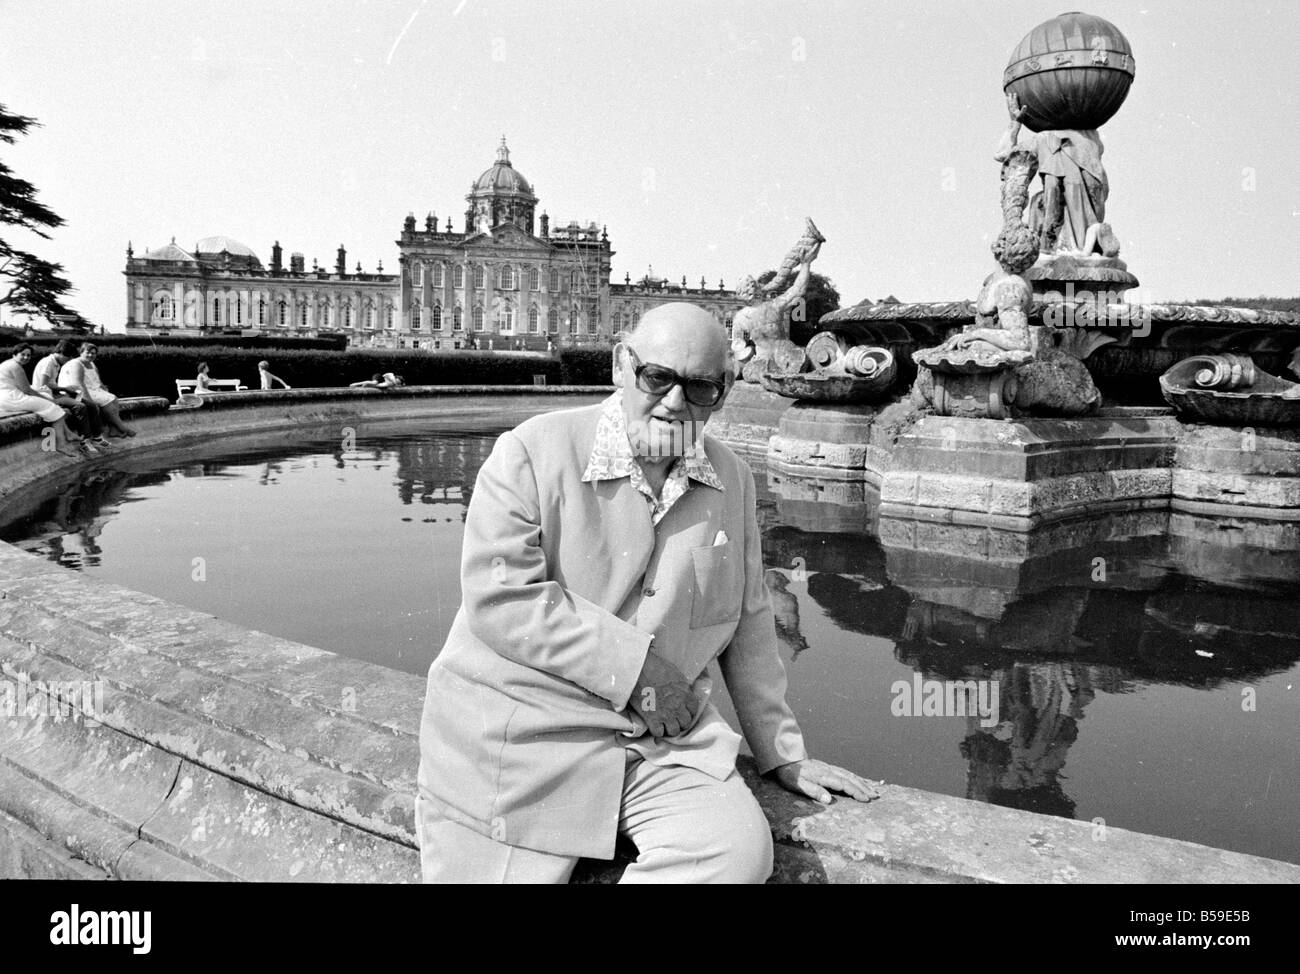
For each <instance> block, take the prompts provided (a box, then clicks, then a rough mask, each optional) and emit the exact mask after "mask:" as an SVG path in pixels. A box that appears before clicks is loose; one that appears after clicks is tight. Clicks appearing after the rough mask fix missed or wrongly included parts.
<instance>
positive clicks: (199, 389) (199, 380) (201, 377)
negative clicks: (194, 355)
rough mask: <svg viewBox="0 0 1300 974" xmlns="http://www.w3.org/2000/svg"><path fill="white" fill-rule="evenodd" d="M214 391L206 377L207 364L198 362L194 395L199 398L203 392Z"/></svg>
mask: <svg viewBox="0 0 1300 974" xmlns="http://www.w3.org/2000/svg"><path fill="white" fill-rule="evenodd" d="M215 391H216V390H215V389H213V388H212V380H211V378H210V377H209V376H208V363H207V362H200V363H199V374H198V376H197V377H196V378H195V380H194V394H195V395H196V396H201V395H203V394H204V393H205V392H215Z"/></svg>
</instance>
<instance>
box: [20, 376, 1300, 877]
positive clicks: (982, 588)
mask: <svg viewBox="0 0 1300 974" xmlns="http://www.w3.org/2000/svg"><path fill="white" fill-rule="evenodd" d="M541 408H546V407H544V406H541V405H539V404H537V403H532V404H529V403H524V402H518V403H514V404H511V405H508V406H501V405H500V404H499V403H498V404H492V405H489V406H485V408H484V409H482V410H479V411H476V412H475V411H471V412H469V413H463V412H462V413H461V414H459V415H456V416H453V417H449V418H448V419H447V420H445V421H442V422H441V423H437V424H430V423H428V422H421V423H420V425H419V429H418V430H417V429H413V428H411V427H409V426H408V427H406V428H403V427H401V426H386V427H385V426H379V425H375V426H365V427H362V428H358V429H357V431H356V439H355V443H353V442H346V443H345V442H342V441H341V439H340V436H339V434H338V430H337V429H332V430H328V431H326V430H319V431H315V432H313V431H310V430H303V431H301V432H300V433H299V434H295V435H294V437H293V438H292V440H291V441H287V440H285V439H284V438H283V437H277V438H275V439H274V440H273V441H272V442H270V443H264V444H256V443H246V442H244V441H225V442H221V443H218V444H215V445H214V447H213V448H212V450H211V452H210V453H208V454H204V455H201V456H195V455H194V452H193V451H192V450H191V451H189V452H188V454H187V455H186V456H185V458H184V459H182V458H181V457H180V456H173V457H172V458H171V459H168V458H167V457H166V456H155V457H154V458H153V459H152V460H150V459H148V458H142V457H137V458H135V459H128V458H125V457H124V458H122V459H121V460H119V461H115V462H113V463H111V464H110V465H108V466H107V467H104V466H100V467H97V468H95V469H93V470H89V471H85V470H83V471H82V472H80V473H79V474H74V475H73V476H74V477H75V479H71V480H69V481H67V482H66V483H64V484H62V485H59V486H58V487H57V488H56V489H57V490H58V494H57V496H55V495H54V491H51V493H50V494H47V495H46V496H45V497H44V498H43V499H36V500H33V501H31V502H29V503H27V504H26V505H25V508H24V507H23V506H19V507H18V508H17V509H15V508H13V507H11V508H10V509H9V510H7V511H6V512H5V514H4V516H3V523H0V538H3V539H4V540H6V541H10V542H11V543H14V544H16V545H18V546H19V547H22V548H24V549H26V550H28V551H32V552H35V553H37V554H40V555H42V556H43V557H46V558H49V559H50V560H51V561H55V562H58V563H59V564H61V565H65V566H67V567H70V568H75V569H78V570H81V571H84V572H86V573H87V574H89V575H93V576H95V577H98V578H101V579H104V580H106V581H111V582H114V583H117V584H121V585H125V586H128V587H130V588H133V589H137V590H140V591H143V592H148V593H151V594H154V595H157V596H161V597H163V598H166V599H169V600H172V601H175V602H179V603H183V604H185V605H188V606H191V607H194V608H197V609H201V610H204V611H207V612H210V613H212V614H214V615H216V616H219V617H221V618H223V619H227V620H230V621H232V622H236V623H238V624H240V625H243V626H246V627H249V628H254V629H260V630H263V631H265V632H269V633H273V634H275V635H278V636H282V637H285V638H288V639H292V640H296V641H299V642H304V643H309V644H311V645H314V646H320V647H323V648H325V649H330V650H333V651H335V652H338V653H342V654H344V655H348V656H353V657H357V658H361V659H366V660H370V661H372V662H375V663H380V664H382V665H384V666H389V667H393V668H396V669H400V670H405V671H407V672H409V673H414V674H419V675H423V674H424V672H425V670H426V669H427V667H428V665H429V662H430V660H432V659H433V657H434V656H435V655H436V653H437V650H438V648H439V646H440V645H441V644H442V640H443V638H444V637H445V635H446V633H447V630H448V628H449V627H450V625H451V621H452V617H453V616H454V614H455V612H456V609H457V606H458V605H459V601H460V584H459V577H458V569H459V556H460V543H461V531H462V523H463V519H464V515H465V509H466V505H467V504H468V503H469V499H470V497H471V495H472V491H473V484H474V478H475V475H476V474H477V472H478V469H479V467H480V466H481V465H482V463H483V461H484V460H485V459H486V458H487V455H488V453H489V452H490V450H491V447H492V443H493V440H494V439H495V437H496V435H497V434H498V433H499V432H500V431H501V430H503V429H506V428H509V427H510V426H513V425H514V424H515V423H517V422H519V421H520V420H521V419H522V418H524V416H525V415H526V414H527V410H528V409H531V410H533V411H537V410H539V409H541ZM751 462H752V464H753V466H754V473H755V478H756V480H757V482H758V488H759V512H758V513H759V520H760V523H761V527H762V531H763V550H764V558H765V562H766V564H767V567H768V583H769V587H770V588H771V589H772V591H773V600H774V605H775V608H776V612H777V620H778V632H779V636H780V641H781V645H782V655H783V657H784V659H785V661H786V665H787V670H788V673H789V678H790V693H789V698H790V702H791V705H792V706H793V707H794V709H795V712H796V714H797V715H798V717H799V720H800V723H801V725H802V726H803V729H804V733H805V735H806V737H807V739H808V743H809V747H810V750H811V751H812V753H813V754H814V755H815V756H818V757H821V758H823V759H826V760H829V761H832V762H835V763H838V764H842V765H844V766H846V767H848V768H850V769H852V770H854V771H857V772H859V773H861V774H864V775H867V776H869V777H872V778H876V779H884V780H886V781H890V782H896V783H899V784H905V785H910V786H913V787H917V788H924V789H928V790H931V791H937V792H943V793H946V794H950V795H958V796H964V797H969V798H975V799H979V800H983V801H989V802H994V803H996V804H999V805H1005V806H1010V807H1013V808H1023V809H1029V810H1033V811H1038V812H1044V813H1048V814H1053V815H1062V816H1068V817H1073V818H1078V819H1083V820H1089V821H1094V822H1097V823H1098V828H1097V830H1096V834H1097V835H1099V836H1100V835H1103V834H1104V831H1103V826H1104V827H1110V828H1114V827H1119V828H1128V829H1134V830H1138V831H1142V832H1152V833H1156V834H1159V835H1166V836H1172V837H1175V838H1181V839H1187V840H1190V841H1194V842H1201V843H1205V844H1208V845H1213V846H1221V847H1224V848H1229V849H1234V850H1237V851H1241V852H1248V853H1253V854H1256V855H1263V856H1270V857H1273V858H1279V859H1287V860H1290V861H1293V862H1300V828H1298V827H1297V826H1300V733H1298V730H1300V611H1298V609H1297V606H1298V600H1300V528H1298V527H1297V526H1296V525H1288V524H1283V523H1269V522H1255V521H1245V520H1240V519H1222V518H1208V517H1202V516H1195V515H1189V514H1178V513H1170V512H1167V511H1146V512H1140V513H1131V514H1118V515H1110V516H1106V517H1099V518H1091V519H1087V520H1084V521H1077V522H1073V523H1068V524H1064V525H1056V526H1054V527H1050V528H1047V529H1043V530H1040V531H1038V532H1035V533H1034V534H1030V535H1023V534H1008V533H1004V532H998V531H992V530H988V529H977V528H963V527H960V526H953V525H943V526H938V525H930V524H925V523H921V522H913V521H906V520H899V519H889V518H886V519H883V520H882V519H880V518H879V517H878V516H877V514H876V505H875V504H874V503H873V498H872V497H871V495H870V492H869V490H867V491H864V490H863V488H862V487H860V486H857V487H855V486H853V485H847V484H835V483H818V482H811V481H804V480H800V479H797V478H789V477H785V476H782V475H779V474H777V473H776V472H775V471H768V470H765V469H764V468H763V465H762V464H761V462H759V461H751ZM931 681H933V682H931ZM958 681H971V682H970V683H969V684H967V685H969V686H970V688H971V695H970V698H969V701H968V702H969V705H970V710H969V711H967V713H973V712H974V711H975V710H976V708H977V706H978V704H981V703H982V704H984V705H985V710H984V712H983V713H973V715H971V716H945V715H938V714H934V713H933V712H928V711H931V710H932V705H933V704H942V706H943V708H944V709H945V710H946V709H947V708H948V707H949V706H950V704H951V703H952V702H958V703H961V702H963V701H962V699H961V698H960V697H957V696H946V699H941V696H940V695H939V693H937V692H936V687H937V688H938V690H939V691H943V690H946V689H947V687H946V686H945V684H946V683H948V682H951V683H952V684H953V686H954V687H956V686H957V685H958ZM976 688H978V690H979V691H980V692H981V693H983V694H984V696H983V697H979V696H977V694H976V693H975V690H976ZM723 703H724V710H725V711H726V712H727V713H728V716H729V717H730V716H731V714H730V709H729V706H727V705H726V702H725V701H724V702H723ZM994 703H995V704H996V706H995V707H991V706H990V705H991V704H994ZM908 711H911V712H912V713H913V715H912V716H907V715H906V713H907V712H908ZM918 711H919V713H918Z"/></svg>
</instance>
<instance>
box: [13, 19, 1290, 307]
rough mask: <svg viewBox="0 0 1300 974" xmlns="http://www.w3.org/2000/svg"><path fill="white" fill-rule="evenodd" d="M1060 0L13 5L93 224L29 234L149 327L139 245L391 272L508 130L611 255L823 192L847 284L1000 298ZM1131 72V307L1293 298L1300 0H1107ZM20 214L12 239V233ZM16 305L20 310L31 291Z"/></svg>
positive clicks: (21, 60)
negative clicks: (1035, 97)
mask: <svg viewBox="0 0 1300 974" xmlns="http://www.w3.org/2000/svg"><path fill="white" fill-rule="evenodd" d="M1064 9H1066V5H1065V4H1064V3H1063V2H1061V0H1057V2H1052V3H1045V2H1037V0H1011V2H992V3H991V2H987V0H985V2H979V3H977V2H944V3H924V2H918V0H910V2H895V0H880V2H865V0H850V2H831V0H806V2H797V3H795V2H775V0H748V2H721V0H720V2H709V3H703V2H653V0H610V2H604V3H595V2H572V0H560V2H539V0H532V2H527V0H521V2H501V0H369V2H367V0H353V2H346V0H319V2H316V3H311V4H307V3H301V2H297V3H288V2H278V0H257V2H252V0H230V2H219V3H218V2H205V3H190V2H185V0H132V2H127V0H87V2H77V0H0V103H3V104H4V105H6V106H7V107H8V108H9V109H10V110H12V111H16V112H19V113H22V114H25V115H31V116H35V117H36V118H37V119H38V120H39V121H40V122H41V125H42V127H41V128H39V129H36V130H34V131H33V132H32V133H31V134H29V136H27V137H26V138H25V139H23V140H21V141H20V143H19V144H18V145H16V146H0V155H2V156H3V158H4V159H5V161H6V162H7V163H8V164H9V165H10V166H11V167H12V168H13V169H15V171H16V172H17V173H18V174H19V175H20V176H23V177H25V178H27V179H29V180H31V181H32V182H34V183H35V184H36V185H37V187H38V188H39V190H40V193H41V199H42V200H43V201H44V202H45V203H46V204H47V205H49V206H51V207H52V208H53V209H54V210H55V211H56V212H57V213H59V214H60V215H61V216H62V217H63V218H64V219H65V220H66V221H67V225H66V226H64V227H62V228H60V229H59V230H57V231H55V233H54V236H53V239H52V240H50V241H37V242H32V241H30V240H26V239H24V238H23V237H21V236H18V235H14V242H16V243H20V242H21V243H28V244H30V245H31V246H32V247H34V249H36V250H37V252H38V253H40V255H41V256H44V257H46V258H49V259H52V260H56V261H59V262H61V263H62V264H63V265H64V266H65V268H66V270H67V274H68V276H69V278H70V279H71V280H72V281H73V283H74V285H75V286H76V288H77V292H76V293H75V295H74V296H73V297H72V299H71V303H72V304H73V305H74V306H75V307H76V308H77V309H78V310H80V311H81V312H82V313H83V314H84V315H86V316H87V317H88V318H89V319H90V320H91V321H92V322H94V323H96V324H103V325H105V326H107V327H108V328H109V329H110V330H122V328H123V327H124V321H125V313H126V287H125V281H124V278H123V277H122V270H123V266H124V261H125V251H126V247H127V243H128V241H129V242H131V243H132V244H133V245H134V247H135V251H136V253H137V255H138V254H141V253H143V251H144V250H145V249H146V248H149V247H158V246H161V245H163V244H165V243H167V242H168V241H169V240H170V239H171V238H172V237H175V238H176V241H177V243H178V244H180V245H181V246H183V247H185V248H186V249H191V248H192V247H193V245H194V243H195V241H197V240H199V239H200V238H202V237H206V236H213V235H225V236H229V237H233V238H235V239H237V240H240V241H242V242H244V243H246V244H247V245H249V246H250V247H252V248H253V250H254V251H255V252H256V253H257V254H258V255H259V256H260V257H261V258H262V260H263V262H266V261H268V260H269V257H270V250H271V245H272V243H273V242H275V241H277V240H278V241H279V242H280V243H281V244H282V245H283V247H284V252H285V255H286V257H285V259H286V262H287V260H288V255H289V254H290V253H292V252H295V251H296V252H301V253H303V254H305V256H306V260H307V264H308V266H310V264H311V261H312V259H313V258H318V259H319V260H320V262H321V263H322V264H324V265H328V266H332V265H333V262H334V261H333V255H334V251H335V250H336V248H337V247H338V246H339V245H340V244H345V245H346V247H347V250H348V255H349V256H348V263H349V266H355V263H356V262H357V261H360V262H361V264H362V265H363V268H364V269H365V270H368V271H369V270H374V269H375V267H376V266H377V264H378V263H379V262H380V261H382V262H383V265H384V267H385V269H386V270H387V271H389V272H392V271H394V270H395V269H396V267H397V256H398V250H397V245H396V240H397V237H398V235H399V233H400V231H401V225H402V220H403V219H404V217H405V216H406V214H407V213H408V212H410V211H413V212H414V213H415V214H416V215H417V217H418V218H420V219H421V220H423V217H424V214H425V213H427V212H428V211H430V210H433V211H435V212H436V213H437V214H438V217H439V223H440V224H444V223H445V221H446V218H447V217H448V216H451V217H452V219H453V223H454V225H455V227H456V228H457V229H461V228H462V226H463V213H464V209H465V195H466V193H468V191H469V188H470V184H471V182H472V181H473V179H474V178H475V177H476V176H477V175H478V174H479V173H480V172H482V171H483V170H484V169H486V168H488V167H489V166H490V165H491V164H492V162H493V160H494V156H495V149H496V146H497V143H498V142H499V140H500V138H501V136H502V135H503V134H504V135H505V136H506V137H507V139H508V142H509V146H510V150H511V158H512V161H513V163H514V164H515V166H516V168H517V169H518V170H519V171H520V172H521V173H523V174H524V175H525V176H526V177H527V178H528V179H529V180H530V181H531V182H532V183H533V184H534V188H535V191H536V192H537V194H538V196H539V197H540V198H541V203H540V207H541V208H542V209H545V210H546V211H547V212H548V213H549V214H550V217H551V221H552V225H555V224H557V223H567V222H568V221H569V220H571V219H577V220H579V221H581V222H583V223H586V222H588V221H593V220H594V221H596V222H597V223H598V224H602V225H604V226H607V227H608V230H609V235H610V239H611V242H612V245H613V247H614V250H615V255H614V275H613V276H614V279H615V280H617V281H621V280H623V277H624V274H625V273H630V274H631V275H632V277H633V279H636V278H638V277H640V276H641V275H643V274H644V273H645V272H646V270H647V269H648V268H649V267H650V266H651V265H653V268H654V270H655V272H656V273H657V274H660V275H664V276H667V277H668V278H669V279H671V280H674V281H678V280H680V279H681V277H682V276H683V275H685V276H686V277H687V279H688V280H689V281H690V283H691V284H693V285H694V284H698V282H699V280H700V278H701V276H703V277H704V278H705V279H706V280H707V281H708V283H709V284H710V285H711V286H716V285H717V284H718V282H719V281H720V280H722V281H725V282H726V283H727V285H728V286H731V285H733V284H734V283H735V282H736V281H737V280H738V279H739V278H740V277H741V276H743V275H745V274H755V275H756V274H758V273H759V272H761V271H762V270H764V269H766V268H769V267H774V266H776V265H777V264H778V263H779V262H780V260H781V258H782V257H783V256H784V254H785V252H786V251H787V250H788V249H789V247H790V246H791V245H793V244H794V243H795V241H796V240H797V239H798V238H799V236H800V235H801V233H802V231H803V218H804V217H805V216H811V217H812V218H813V219H814V220H815V221H816V223H817V225H818V227H819V228H820V229H821V231H822V233H823V235H824V236H825V237H826V238H827V242H826V243H825V244H824V245H823V247H822V251H821V256H820V257H819V259H818V261H817V264H816V265H815V269H816V270H818V271H820V272H821V273H823V274H826V275H828V276H829V277H830V278H831V280H832V282H833V283H834V284H835V285H836V287H837V288H838V289H839V291H840V294H841V296H842V303H843V304H845V305H847V304H852V303H856V302H857V301H860V300H861V299H863V298H867V297H869V298H872V299H879V298H881V297H883V296H885V295H887V294H893V295H895V296H897V297H898V298H900V299H902V300H905V301H911V300H916V301H920V300H951V299H956V298H962V297H973V296H974V295H975V294H976V292H977V291H978V290H979V285H980V282H981V281H982V280H983V278H984V276H985V275H986V274H987V273H988V272H989V271H990V270H992V269H993V267H994V265H993V260H992V257H991V256H990V254H989V250H988V244H989V242H990V241H991V240H992V238H993V237H994V236H995V235H996V233H997V231H998V229H999V225H1000V219H1001V218H1000V209H999V205H998V171H999V170H998V165H997V163H995V162H994V161H993V159H992V156H993V153H994V152H995V151H996V148H997V144H998V140H999V138H1000V136H1001V134H1002V132H1003V131H1004V129H1005V126H1006V108H1005V104H1004V98H1003V95H1002V91H1001V74H1002V70H1003V68H1004V67H1005V66H1006V64H1007V60H1008V57H1009V55H1010V54H1011V51H1012V50H1013V48H1014V47H1015V46H1016V44H1017V43H1018V42H1019V41H1020V39H1021V38H1022V37H1023V36H1024V35H1025V34H1026V33H1028V32H1029V31H1030V30H1031V29H1032V28H1033V27H1034V26H1036V25H1037V24H1039V23H1041V22H1043V21H1045V20H1048V19H1050V18H1051V17H1053V16H1055V15H1057V14H1059V13H1061V12H1063V10H1064ZM1083 9H1085V10H1086V11H1087V12H1089V13H1093V14H1096V15H1099V16H1101V17H1104V18H1106V19H1107V20H1109V21H1111V22H1112V23H1114V24H1115V25H1116V26H1118V27H1119V28H1120V30H1121V31H1122V32H1123V33H1124V34H1125V36H1127V37H1128V39H1129V42H1130V43H1131V45H1132V47H1133V51H1134V57H1135V61H1136V64H1137V74H1136V79H1135V81H1134V83H1133V87H1132V90H1131V91H1130V94H1129V97H1128V100H1127V101H1126V103H1125V104H1124V106H1123V108H1122V109H1121V110H1120V112H1119V114H1118V115H1116V117H1115V118H1114V119H1112V120H1111V122H1110V123H1108V124H1107V125H1106V126H1105V127H1104V128H1103V129H1102V136H1103V139H1104V142H1105V156H1104V161H1105V164H1106V170H1107V173H1108V175H1109V179H1110V187H1111V188H1110V199H1109V202H1108V203H1107V217H1108V219H1109V221H1110V222H1111V224H1112V226H1113V227H1114V229H1115V231H1116V233H1117V234H1118V236H1119V239H1120V241H1121V245H1122V251H1121V257H1122V258H1123V259H1124V260H1126V261H1127V262H1128V265H1129V269H1130V271H1132V272H1133V273H1134V274H1136V275H1137V277H1138V278H1139V279H1140V280H1141V282H1142V287H1141V288H1140V289H1138V290H1137V291H1134V292H1130V295H1129V297H1130V299H1133V298H1138V299H1141V300H1151V301H1171V300H1179V299H1190V298H1201V297H1204V298H1218V297H1227V296H1236V297H1242V296H1255V295H1272V296H1294V295H1296V294H1298V293H1300V164H1298V163H1297V157H1298V156H1300V152H1298V150H1300V124H1298V123H1297V119H1300V75H1297V72H1296V67H1295V65H1296V61H1295V45H1296V41H1297V38H1300V2H1294V0H1288V2H1277V3H1256V2H1250V0H1244V2H1237V0H1234V2H1232V3H1225V2H1222V0H1213V2H1209V0H1196V2H1184V3H1165V2H1155V0H1147V2H1129V0H1123V2H1121V0H1096V2H1091V3H1089V4H1088V5H1087V6H1086V7H1085V8H1083ZM4 232H6V233H7V232H8V231H7V230H6V231H4ZM5 317H8V316H7V315H6V316H5Z"/></svg>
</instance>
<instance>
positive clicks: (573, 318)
mask: <svg viewBox="0 0 1300 974" xmlns="http://www.w3.org/2000/svg"><path fill="white" fill-rule="evenodd" d="M580 318H581V316H580V315H579V314H578V313H577V312H576V311H575V312H574V313H573V314H572V315H570V316H569V334H570V335H576V334H577V333H578V322H579V320H580Z"/></svg>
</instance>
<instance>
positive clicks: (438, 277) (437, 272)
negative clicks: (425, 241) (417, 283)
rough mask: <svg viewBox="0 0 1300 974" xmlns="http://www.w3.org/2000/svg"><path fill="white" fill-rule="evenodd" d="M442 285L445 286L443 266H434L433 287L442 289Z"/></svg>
mask: <svg viewBox="0 0 1300 974" xmlns="http://www.w3.org/2000/svg"><path fill="white" fill-rule="evenodd" d="M442 284H443V280H442V265H441V264H434V265H433V286H434V287H442Z"/></svg>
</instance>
